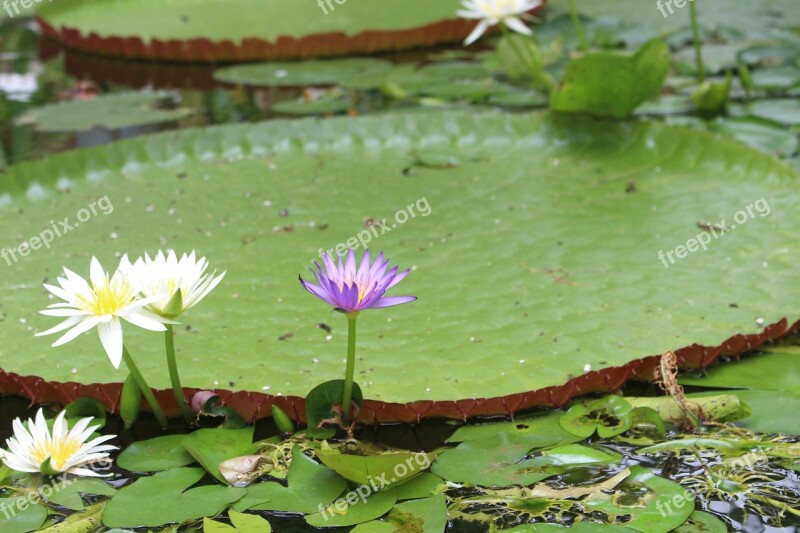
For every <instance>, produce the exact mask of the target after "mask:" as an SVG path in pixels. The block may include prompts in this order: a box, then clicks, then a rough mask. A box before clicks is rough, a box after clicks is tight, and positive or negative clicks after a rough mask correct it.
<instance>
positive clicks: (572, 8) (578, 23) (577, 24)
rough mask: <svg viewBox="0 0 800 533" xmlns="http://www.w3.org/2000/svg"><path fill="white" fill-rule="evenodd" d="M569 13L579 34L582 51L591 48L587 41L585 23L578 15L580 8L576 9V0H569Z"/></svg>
mask: <svg viewBox="0 0 800 533" xmlns="http://www.w3.org/2000/svg"><path fill="white" fill-rule="evenodd" d="M569 15H570V17H572V25H573V26H575V33H576V34H577V35H578V42H580V47H581V51H582V52H586V51H588V50H589V45H588V44H587V43H586V34H585V33H583V25H582V24H581V19H580V17H579V16H578V10H577V9H575V0H569Z"/></svg>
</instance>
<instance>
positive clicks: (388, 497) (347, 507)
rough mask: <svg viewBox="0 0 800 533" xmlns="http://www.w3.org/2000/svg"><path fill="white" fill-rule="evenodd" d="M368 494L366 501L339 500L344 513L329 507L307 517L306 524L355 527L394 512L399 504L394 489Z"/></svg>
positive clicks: (357, 499)
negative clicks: (396, 503)
mask: <svg viewBox="0 0 800 533" xmlns="http://www.w3.org/2000/svg"><path fill="white" fill-rule="evenodd" d="M352 494H356V493H355V492H353V493H352ZM368 494H369V496H368V497H367V498H366V499H362V498H359V497H355V498H354V499H353V498H348V499H345V500H337V501H338V502H339V503H341V506H340V507H341V508H343V509H344V511H341V510H340V509H339V508H337V507H328V508H326V509H325V510H323V511H322V512H319V513H314V514H312V515H308V516H306V522H308V523H309V524H310V525H312V526H314V527H347V526H354V525H356V524H363V523H364V522H369V521H370V520H375V519H376V518H380V517H381V516H383V515H385V514H386V513H388V512H389V511H390V510H392V508H393V507H394V504H395V502H397V491H396V490H394V489H388V490H382V491H380V492H372V493H368Z"/></svg>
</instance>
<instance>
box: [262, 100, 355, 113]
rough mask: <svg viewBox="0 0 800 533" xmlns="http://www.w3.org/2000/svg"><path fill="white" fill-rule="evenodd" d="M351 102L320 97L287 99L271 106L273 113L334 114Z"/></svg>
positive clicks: (347, 106) (348, 106)
mask: <svg viewBox="0 0 800 533" xmlns="http://www.w3.org/2000/svg"><path fill="white" fill-rule="evenodd" d="M352 107H353V104H351V103H350V102H349V101H347V100H341V99H334V98H322V99H319V100H308V101H307V100H289V101H285V102H278V103H276V104H274V105H273V106H272V108H271V109H272V111H273V112H274V113H281V114H284V115H336V114H339V113H346V112H347V110H348V109H351V108H352Z"/></svg>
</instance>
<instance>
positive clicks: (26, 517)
mask: <svg viewBox="0 0 800 533" xmlns="http://www.w3.org/2000/svg"><path fill="white" fill-rule="evenodd" d="M24 502H25V507H24V508H20V507H19V505H15V498H5V499H0V505H5V506H6V507H4V508H5V509H9V513H8V514H5V513H0V531H2V532H3V533H29V532H30V531H36V530H38V529H39V528H40V527H42V525H44V522H45V520H47V507H45V506H44V505H40V504H38V503H33V504H29V502H28V500H27V499H26V500H24ZM11 511H16V512H14V513H13V514H12V513H11Z"/></svg>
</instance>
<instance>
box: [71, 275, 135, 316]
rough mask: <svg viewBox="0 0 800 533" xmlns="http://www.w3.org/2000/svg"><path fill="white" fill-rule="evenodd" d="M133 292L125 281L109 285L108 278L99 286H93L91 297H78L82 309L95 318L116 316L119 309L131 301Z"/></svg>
mask: <svg viewBox="0 0 800 533" xmlns="http://www.w3.org/2000/svg"><path fill="white" fill-rule="evenodd" d="M133 297H134V291H133V289H132V287H131V286H130V285H129V284H128V283H127V282H125V281H122V282H119V281H118V280H116V281H115V282H114V283H111V282H110V281H109V280H108V278H106V279H105V282H104V283H103V284H102V285H100V286H95V287H94V291H93V293H92V294H91V297H89V298H85V297H81V296H79V297H78V299H79V300H80V301H81V303H82V304H83V307H84V308H85V309H86V310H87V311H90V312H91V313H92V314H93V315H95V316H108V315H116V314H117V313H118V312H119V310H120V309H122V308H123V307H125V306H126V305H128V304H129V303H131V301H133Z"/></svg>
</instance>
